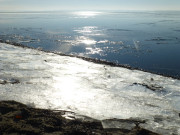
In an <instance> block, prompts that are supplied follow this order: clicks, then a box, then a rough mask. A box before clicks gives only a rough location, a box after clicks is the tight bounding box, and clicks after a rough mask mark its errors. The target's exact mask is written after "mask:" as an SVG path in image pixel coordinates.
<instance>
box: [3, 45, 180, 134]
mask: <svg viewBox="0 0 180 135" xmlns="http://www.w3.org/2000/svg"><path fill="white" fill-rule="evenodd" d="M0 62H1V65H0V71H1V72H0V80H1V82H4V84H3V83H0V85H1V92H0V100H15V101H18V102H22V103H25V104H27V105H30V106H34V107H38V108H46V109H63V110H70V111H73V112H76V113H78V114H81V115H87V116H89V117H92V118H95V119H99V120H103V119H111V118H117V119H128V118H136V119H139V118H140V119H142V120H146V124H142V126H143V127H144V128H146V129H149V130H152V131H154V132H157V133H161V134H164V133H166V134H167V133H169V134H170V133H174V134H178V133H179V132H180V131H178V130H179V128H180V127H179V124H178V123H179V121H180V119H179V112H180V108H179V106H180V100H179V97H180V81H179V80H176V79H172V78H167V77H163V76H160V75H155V74H151V73H146V72H142V71H138V70H129V69H125V68H122V67H112V66H108V65H103V64H95V63H92V62H87V61H84V60H82V59H78V58H73V57H67V56H59V55H56V54H53V53H45V52H42V51H38V50H33V49H29V48H20V47H16V46H12V45H8V44H5V43H0ZM15 80H18V81H19V82H18V83H14V84H12V82H14V81H15ZM5 82H7V83H5ZM15 82H16V81H15ZM109 123H111V124H110V125H108V124H107V123H104V125H103V126H104V127H107V128H108V127H113V126H114V127H115V128H118V126H120V125H118V122H113V121H112V122H109ZM115 123H116V124H115Z"/></svg>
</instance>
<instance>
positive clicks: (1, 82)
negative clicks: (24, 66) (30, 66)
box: [0, 78, 20, 84]
mask: <svg viewBox="0 0 180 135" xmlns="http://www.w3.org/2000/svg"><path fill="white" fill-rule="evenodd" d="M17 83H20V81H19V80H18V79H14V78H11V79H0V84H17Z"/></svg>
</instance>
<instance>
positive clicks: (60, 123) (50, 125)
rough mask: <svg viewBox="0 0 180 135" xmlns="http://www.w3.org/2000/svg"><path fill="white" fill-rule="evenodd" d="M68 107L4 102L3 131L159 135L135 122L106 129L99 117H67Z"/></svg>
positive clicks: (9, 134)
mask: <svg viewBox="0 0 180 135" xmlns="http://www.w3.org/2000/svg"><path fill="white" fill-rule="evenodd" d="M64 114H65V111H52V110H47V109H37V108H31V107H28V106H26V105H24V104H21V103H18V102H15V101H1V102H0V135H19V134H21V135H41V134H42V135H158V134H156V133H153V132H151V131H148V130H146V129H143V128H140V127H139V126H135V127H134V128H133V129H132V130H127V129H103V127H102V124H101V122H100V121H98V120H93V121H82V120H78V119H72V120H70V119H66V118H64V117H63V115H64Z"/></svg>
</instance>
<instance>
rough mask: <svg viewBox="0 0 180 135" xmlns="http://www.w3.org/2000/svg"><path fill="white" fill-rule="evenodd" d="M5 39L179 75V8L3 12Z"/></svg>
mask: <svg viewBox="0 0 180 135" xmlns="http://www.w3.org/2000/svg"><path fill="white" fill-rule="evenodd" d="M0 40H3V41H7V42H17V43H20V44H23V45H27V46H30V47H35V48H39V49H43V50H48V51H56V52H61V53H65V54H72V55H80V56H84V57H91V58H97V59H102V60H106V61H110V62H114V63H117V64H123V65H129V66H131V67H134V68H140V69H144V70H147V71H151V72H154V73H160V74H165V75H170V76H173V77H178V78H180V62H179V58H180V12H175V11H140V12H138V11H136V12H134V11H111V12H110V11H109V12H107V11H68V12H65V11H59V12H24V13H23V12H21V13H2V12H1V13H0Z"/></svg>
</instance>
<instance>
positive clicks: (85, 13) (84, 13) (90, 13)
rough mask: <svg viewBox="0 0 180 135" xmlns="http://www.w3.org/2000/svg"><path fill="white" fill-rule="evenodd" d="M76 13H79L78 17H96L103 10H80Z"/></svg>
mask: <svg viewBox="0 0 180 135" xmlns="http://www.w3.org/2000/svg"><path fill="white" fill-rule="evenodd" d="M74 14H75V15H77V16H78V17H83V18H89V17H94V16H97V15H99V14H101V12H95V11H79V12H74Z"/></svg>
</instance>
